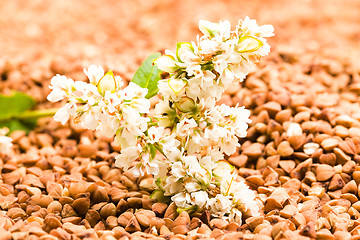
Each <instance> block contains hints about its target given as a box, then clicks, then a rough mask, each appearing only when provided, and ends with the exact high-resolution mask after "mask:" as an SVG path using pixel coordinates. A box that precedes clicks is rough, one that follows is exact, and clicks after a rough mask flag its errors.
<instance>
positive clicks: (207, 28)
mask: <svg viewBox="0 0 360 240" xmlns="http://www.w3.org/2000/svg"><path fill="white" fill-rule="evenodd" d="M199 29H200V31H201V32H202V33H203V34H204V35H207V36H209V37H211V38H212V37H214V36H215V34H216V33H218V32H219V24H218V23H213V22H210V21H205V20H200V22H199Z"/></svg>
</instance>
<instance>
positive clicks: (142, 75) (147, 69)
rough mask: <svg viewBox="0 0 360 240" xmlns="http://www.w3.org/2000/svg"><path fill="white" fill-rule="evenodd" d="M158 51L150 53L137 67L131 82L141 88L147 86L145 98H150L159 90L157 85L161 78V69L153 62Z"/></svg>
mask: <svg viewBox="0 0 360 240" xmlns="http://www.w3.org/2000/svg"><path fill="white" fill-rule="evenodd" d="M160 56H161V54H160V53H154V54H151V55H150V56H149V57H148V58H147V59H146V60H145V61H144V62H143V63H142V64H141V66H140V67H139V68H138V70H137V71H136V73H135V75H134V77H133V79H132V80H131V81H132V82H134V83H136V84H137V85H139V86H140V87H142V88H147V90H148V94H147V95H146V98H151V97H153V96H155V95H156V94H157V92H158V91H159V89H158V87H157V83H158V81H159V80H160V79H161V76H160V74H161V70H160V69H158V67H157V66H155V65H154V64H153V61H154V60H155V59H156V58H158V57H160Z"/></svg>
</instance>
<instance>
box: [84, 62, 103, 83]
mask: <svg viewBox="0 0 360 240" xmlns="http://www.w3.org/2000/svg"><path fill="white" fill-rule="evenodd" d="M84 73H85V75H86V76H87V77H88V78H89V81H90V83H91V84H93V85H97V84H98V82H99V80H100V79H101V78H102V77H103V76H104V69H103V68H102V67H100V66H96V65H90V66H89V68H88V69H86V68H84Z"/></svg>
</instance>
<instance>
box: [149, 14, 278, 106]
mask: <svg viewBox="0 0 360 240" xmlns="http://www.w3.org/2000/svg"><path fill="white" fill-rule="evenodd" d="M199 28H200V31H201V32H202V33H203V34H204V35H203V36H201V37H198V38H197V42H196V43H195V42H191V43H190V42H181V43H178V44H177V48H176V52H175V53H173V52H171V51H169V50H166V51H165V54H166V55H164V56H162V57H160V58H159V59H158V60H157V61H156V64H157V66H158V67H159V68H160V69H161V70H163V71H165V72H168V73H170V75H171V77H170V78H169V79H167V80H164V81H162V82H160V84H159V89H160V93H161V94H163V95H164V96H168V97H170V98H171V99H172V100H174V101H177V100H178V98H179V95H181V94H182V93H184V94H185V95H186V96H188V97H190V98H191V99H193V100H194V101H196V100H203V101H204V102H206V103H208V104H210V106H211V105H214V104H215V101H216V100H218V99H219V98H220V97H221V94H222V93H223V92H224V90H225V89H226V88H227V87H228V86H230V84H231V83H233V82H234V81H243V80H244V78H245V77H246V75H247V74H248V73H249V72H250V71H252V70H253V69H254V66H255V63H257V62H258V61H259V60H260V58H261V56H265V55H267V54H268V53H269V51H270V46H269V45H268V44H267V42H266V39H265V37H271V36H273V35H274V34H273V30H274V29H273V27H272V26H271V25H263V26H258V25H257V24H256V21H255V20H250V19H249V18H248V17H246V18H245V19H244V20H243V21H242V20H240V21H239V23H238V25H237V26H236V30H235V31H231V28H230V23H229V22H228V21H224V22H220V23H212V22H208V21H200V23H199Z"/></svg>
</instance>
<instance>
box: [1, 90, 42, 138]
mask: <svg viewBox="0 0 360 240" xmlns="http://www.w3.org/2000/svg"><path fill="white" fill-rule="evenodd" d="M34 105H35V100H34V99H33V98H32V97H31V96H29V95H27V94H25V93H21V92H13V93H12V94H11V95H4V94H0V127H7V128H9V130H10V132H11V131H14V130H24V131H30V130H31V129H33V128H34V127H35V125H36V119H17V118H16V117H17V115H19V114H21V113H23V112H25V111H27V110H29V109H31V108H32V107H33V106H34Z"/></svg>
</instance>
